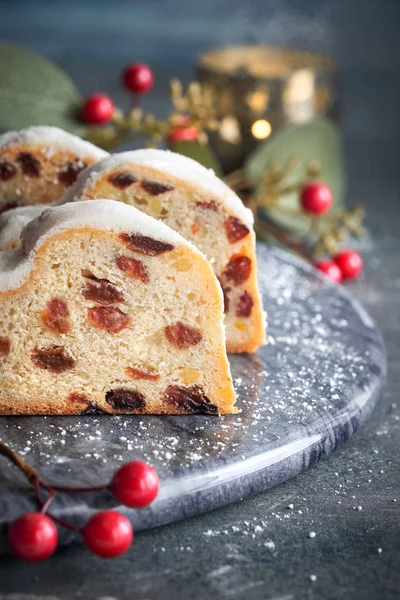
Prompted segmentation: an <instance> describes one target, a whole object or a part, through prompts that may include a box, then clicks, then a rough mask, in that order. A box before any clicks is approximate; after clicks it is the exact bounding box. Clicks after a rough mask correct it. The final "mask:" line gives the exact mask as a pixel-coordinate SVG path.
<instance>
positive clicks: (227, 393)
mask: <svg viewBox="0 0 400 600" xmlns="http://www.w3.org/2000/svg"><path fill="white" fill-rule="evenodd" d="M215 395H216V396H218V398H219V399H220V400H222V402H226V401H227V400H230V399H231V398H232V388H231V386H229V385H226V386H225V387H223V388H219V389H218V390H217V391H216V392H215Z"/></svg>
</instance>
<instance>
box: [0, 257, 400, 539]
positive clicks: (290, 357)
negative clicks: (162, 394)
mask: <svg viewBox="0 0 400 600" xmlns="http://www.w3.org/2000/svg"><path fill="white" fill-rule="evenodd" d="M259 266H260V274H261V276H260V285H261V291H262V295H263V299H264V308H266V310H267V312H268V321H269V329H268V334H269V344H268V345H267V346H266V347H264V348H262V349H261V350H260V351H259V352H258V353H257V354H255V355H248V356H244V355H242V356H239V355H237V356H231V357H230V362H231V368H232V375H233V379H234V384H235V388H236V391H237V394H238V407H239V408H240V409H241V411H242V412H241V413H240V414H239V415H229V416H224V417H215V416H207V415H193V416H187V417H172V416H164V417H157V416H150V417H145V416H143V417H141V416H125V415H121V416H115V417H107V416H96V415H91V416H89V415H87V416H81V417H24V418H23V419H21V418H17V417H9V418H3V420H2V421H1V424H0V437H1V439H2V440H3V441H6V442H7V443H9V444H10V445H12V447H13V448H14V449H15V450H17V451H18V452H21V454H22V455H26V456H27V457H28V456H29V460H30V461H31V462H32V463H33V464H35V465H36V466H38V467H39V468H40V469H41V470H42V472H43V473H44V474H45V476H46V478H47V479H53V480H54V481H60V480H62V481H63V482H65V480H66V479H67V480H68V478H71V479H72V480H73V482H74V484H75V485H78V484H82V485H83V484H84V485H89V484H94V485H96V484H98V483H99V482H103V481H106V480H107V479H108V477H109V476H110V474H111V473H112V472H113V470H115V468H116V467H117V466H119V465H120V464H121V463H122V462H123V461H128V460H133V459H135V458H140V459H143V460H146V461H148V462H149V463H151V464H152V465H153V466H154V467H155V468H156V469H157V470H158V472H159V474H160V477H161V479H162V481H164V482H166V483H168V482H171V485H170V487H169V488H168V490H167V491H166V492H165V493H167V492H168V493H169V492H170V491H171V493H172V492H173V490H174V485H175V483H174V482H176V481H179V482H180V485H182V486H186V485H188V486H189V487H190V485H193V486H196V485H197V486H198V487H199V488H207V486H211V487H212V486H213V485H214V483H215V479H216V475H215V473H216V471H217V470H218V473H219V475H218V477H219V482H222V481H225V480H226V481H231V480H232V479H235V477H240V476H241V475H242V474H243V472H244V471H246V472H249V473H257V472H258V470H259V469H262V468H265V467H266V466H268V465H271V466H273V467H274V468H275V469H276V465H277V464H279V461H280V460H284V459H285V460H289V458H290V460H291V461H292V462H291V464H290V469H291V472H298V471H299V470H301V468H304V467H305V466H307V464H308V463H309V462H310V461H312V460H315V459H316V458H318V457H319V456H322V455H323V454H326V453H328V452H329V451H330V450H332V449H333V447H334V445H335V444H336V442H337V438H335V439H334V440H332V439H330V438H329V436H327V430H328V431H330V432H331V431H332V429H333V428H335V427H337V432H336V434H335V435H336V436H338V437H339V439H340V438H342V439H346V438H347V437H348V436H349V435H350V434H351V433H352V431H353V429H354V427H355V424H356V421H355V420H353V418H354V419H356V417H357V415H359V413H360V412H362V411H363V410H364V407H365V406H366V405H367V404H368V401H369V398H370V397H371V391H370V387H371V385H372V384H374V385H375V384H376V381H377V375H378V371H379V366H378V365H377V361H376V356H375V355H374V351H375V350H374V345H373V343H372V341H371V340H369V343H367V342H366V339H368V336H369V335H370V331H369V330H368V329H367V326H366V325H365V323H363V321H362V319H361V318H360V317H359V316H358V315H357V313H356V312H355V311H354V308H353V306H352V303H351V300H350V299H349V298H348V297H347V295H345V294H343V293H342V292H341V291H339V289H337V288H334V287H332V286H331V285H329V284H327V283H325V282H324V281H323V280H322V278H320V277H318V276H315V275H313V274H312V273H311V272H310V273H307V271H304V270H303V269H302V268H299V266H298V264H297V263H296V262H292V259H291V258H290V257H288V255H285V254H280V253H279V252H277V251H276V250H274V251H269V250H268V249H267V248H265V247H261V248H260V252H259ZM395 413H396V410H395V409H393V415H392V416H391V418H393V419H394V418H395V416H397V415H396V414H395ZM398 425H399V421H396V426H397V427H398ZM383 434H384V424H383V425H382V435H383ZM310 447H312V450H311V451H310V450H309V449H310ZM6 468H7V467H6ZM10 468H11V467H10ZM285 468H287V467H285ZM274 477H275V479H276V480H279V479H280V480H282V478H284V475H282V474H280V473H278V471H277V470H275V475H274ZM224 478H225V479H224ZM190 482H192V483H190ZM196 482H199V483H196ZM273 483H274V480H273V479H272V480H271V485H273ZM166 487H168V486H166ZM175 487H176V486H175ZM185 489H186V488H185ZM194 489H196V488H195V487H194ZM336 492H339V494H338V496H339V497H338V499H340V487H339V484H338V486H337V487H335V489H334V490H333V492H332V493H333V494H336ZM176 493H177V492H176ZM246 493H248V492H247V489H246V488H244V489H243V494H242V496H243V497H245V496H246ZM288 501H289V500H288ZM288 506H289V508H286V509H285V511H284V513H283V514H282V515H280V516H279V518H282V519H285V518H290V515H291V514H292V515H297V516H298V515H300V514H301V513H302V511H304V509H303V507H301V506H297V505H296V503H295V502H294V500H291V501H289V505H288ZM352 506H356V507H357V506H361V504H359V502H357V500H356V501H354V500H353V501H352ZM276 518H278V517H276ZM256 525H258V526H259V527H260V528H263V525H262V523H257V524H256ZM311 525H312V524H311ZM309 531H313V530H312V529H311V528H310V529H309ZM259 533H260V531H259V530H256V529H254V530H253V531H251V532H250V535H253V534H254V535H256V536H257V535H258V534H259ZM266 542H268V540H266Z"/></svg>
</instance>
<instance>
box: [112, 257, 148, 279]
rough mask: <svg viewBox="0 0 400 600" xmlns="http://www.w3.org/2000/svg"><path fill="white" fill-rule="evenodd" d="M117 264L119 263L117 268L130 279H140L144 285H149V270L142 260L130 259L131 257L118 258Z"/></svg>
mask: <svg viewBox="0 0 400 600" xmlns="http://www.w3.org/2000/svg"><path fill="white" fill-rule="evenodd" d="M115 262H116V263H117V267H118V268H119V269H121V271H124V273H126V274H127V275H128V277H132V279H138V280H139V281H142V282H143V283H149V281H150V277H149V275H148V273H147V269H146V267H145V265H144V264H143V263H142V262H141V261H140V260H136V258H130V257H129V256H118V258H117V259H116V260H115Z"/></svg>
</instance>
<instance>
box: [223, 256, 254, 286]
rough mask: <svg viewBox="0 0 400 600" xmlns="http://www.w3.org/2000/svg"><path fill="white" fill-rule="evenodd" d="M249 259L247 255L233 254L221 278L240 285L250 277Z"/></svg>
mask: <svg viewBox="0 0 400 600" xmlns="http://www.w3.org/2000/svg"><path fill="white" fill-rule="evenodd" d="M250 273H251V260H250V258H249V257H248V256H242V255H234V256H232V257H231V259H230V261H229V262H228V264H227V265H226V267H225V269H224V271H223V273H222V276H221V279H223V280H227V281H232V282H233V283H234V284H235V285H241V284H242V283H244V282H245V281H247V279H248V278H249V277H250Z"/></svg>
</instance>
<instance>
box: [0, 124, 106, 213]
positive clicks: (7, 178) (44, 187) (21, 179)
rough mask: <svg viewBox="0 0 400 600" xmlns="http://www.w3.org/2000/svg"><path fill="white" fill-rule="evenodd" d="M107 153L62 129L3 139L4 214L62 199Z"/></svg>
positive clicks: (0, 205) (0, 187) (0, 188)
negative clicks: (85, 170) (15, 208)
mask: <svg viewBox="0 0 400 600" xmlns="http://www.w3.org/2000/svg"><path fill="white" fill-rule="evenodd" d="M105 156H108V153H107V152H104V150H101V149H100V148H97V146H94V145H93V144H90V143H89V142H85V141H83V140H81V139H80V138H78V137H76V136H75V135H72V134H70V133H67V132H66V131H64V130H63V129H59V128H58V127H48V126H39V127H29V128H27V129H22V130H21V131H9V132H8V133H4V134H3V135H0V211H3V210H7V209H8V208H12V207H15V206H21V205H26V204H47V203H49V202H52V201H53V200H57V199H59V198H60V197H61V196H62V195H63V194H64V192H65V190H66V189H67V188H68V187H69V186H70V185H72V184H73V183H74V182H75V180H76V178H77V176H78V174H79V173H80V172H81V171H82V170H83V169H84V168H85V167H87V166H88V165H91V164H93V163H95V162H97V161H98V160H100V159H101V158H104V157H105Z"/></svg>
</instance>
